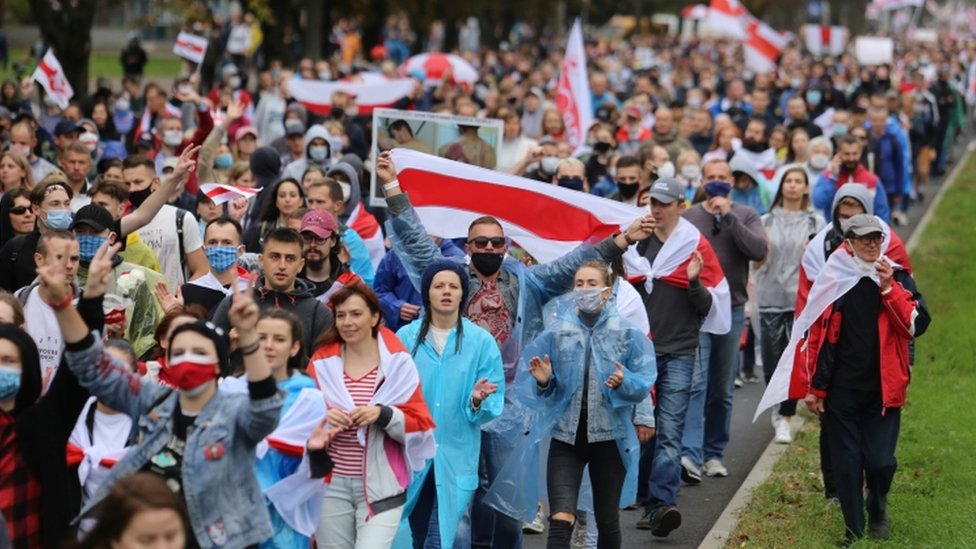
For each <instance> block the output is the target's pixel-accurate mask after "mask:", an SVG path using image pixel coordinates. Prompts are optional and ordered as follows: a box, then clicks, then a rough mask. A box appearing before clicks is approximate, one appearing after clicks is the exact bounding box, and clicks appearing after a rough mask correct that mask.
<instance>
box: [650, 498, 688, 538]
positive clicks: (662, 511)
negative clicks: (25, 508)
mask: <svg viewBox="0 0 976 549" xmlns="http://www.w3.org/2000/svg"><path fill="white" fill-rule="evenodd" d="M679 526H681V511H678V508H677V507H675V506H674V505H668V506H661V507H658V508H657V509H655V510H654V512H653V513H652V514H651V535H652V536H656V537H659V538H663V537H667V535H668V534H670V533H671V532H672V531H674V530H675V529H676V528H678V527H679Z"/></svg>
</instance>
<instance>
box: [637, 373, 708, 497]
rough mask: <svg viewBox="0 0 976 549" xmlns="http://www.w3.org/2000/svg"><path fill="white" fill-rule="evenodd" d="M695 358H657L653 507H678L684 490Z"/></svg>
mask: <svg viewBox="0 0 976 549" xmlns="http://www.w3.org/2000/svg"><path fill="white" fill-rule="evenodd" d="M696 362H697V361H696V360H695V357H694V355H685V356H676V355H657V434H656V435H655V436H654V441H653V443H654V444H655V448H654V461H653V462H652V463H651V479H650V482H649V485H648V491H649V493H650V503H651V506H652V507H653V506H657V505H674V504H675V502H677V500H678V488H679V487H680V486H681V434H682V431H683V430H684V426H685V418H686V416H687V413H688V401H689V399H690V398H691V388H692V385H693V380H694V375H695V370H696V369H697V368H696V366H695V363H696Z"/></svg>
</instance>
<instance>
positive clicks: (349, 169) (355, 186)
mask: <svg viewBox="0 0 976 549" xmlns="http://www.w3.org/2000/svg"><path fill="white" fill-rule="evenodd" d="M334 173H341V174H342V175H344V176H346V178H347V179H349V195H348V196H346V189H345V188H343V189H342V194H343V199H344V200H345V201H346V211H345V213H343V214H342V215H340V216H339V222H340V223H348V222H349V214H351V213H352V212H353V211H354V210H355V209H356V206H358V205H359V200H360V196H361V194H360V193H361V192H362V191H361V187H360V185H359V174H358V173H356V168H355V167H353V166H352V164H349V163H346V162H339V163H337V164H336V165H334V166H332V167H331V168H329V171H328V175H330V176H331V175H332V174H334Z"/></svg>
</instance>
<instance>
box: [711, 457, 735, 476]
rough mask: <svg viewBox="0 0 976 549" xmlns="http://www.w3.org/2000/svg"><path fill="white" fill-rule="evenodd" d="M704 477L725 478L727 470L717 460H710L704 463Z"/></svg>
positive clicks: (727, 474)
mask: <svg viewBox="0 0 976 549" xmlns="http://www.w3.org/2000/svg"><path fill="white" fill-rule="evenodd" d="M705 476H707V477H727V476H729V470H728V469H726V468H725V466H724V465H722V462H721V461H720V460H717V459H710V460H708V461H706V462H705Z"/></svg>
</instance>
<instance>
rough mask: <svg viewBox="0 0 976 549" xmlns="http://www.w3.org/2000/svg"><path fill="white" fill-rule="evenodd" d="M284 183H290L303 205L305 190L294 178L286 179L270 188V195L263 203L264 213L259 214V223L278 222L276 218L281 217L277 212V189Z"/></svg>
mask: <svg viewBox="0 0 976 549" xmlns="http://www.w3.org/2000/svg"><path fill="white" fill-rule="evenodd" d="M285 183H291V184H292V185H294V186H295V188H296V189H298V196H300V197H301V198H302V205H303V206H304V205H305V189H304V188H303V187H302V184H301V183H299V182H298V181H297V180H295V178H292V177H286V178H284V179H282V180H281V181H279V182H277V183H275V185H274V187H271V194H269V195H268V199H267V201H266V202H265V203H264V211H263V212H261V221H264V222H274V221H278V218H279V217H280V216H281V212H280V211H279V210H278V189H280V188H281V186H282V185H284V184H285Z"/></svg>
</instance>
